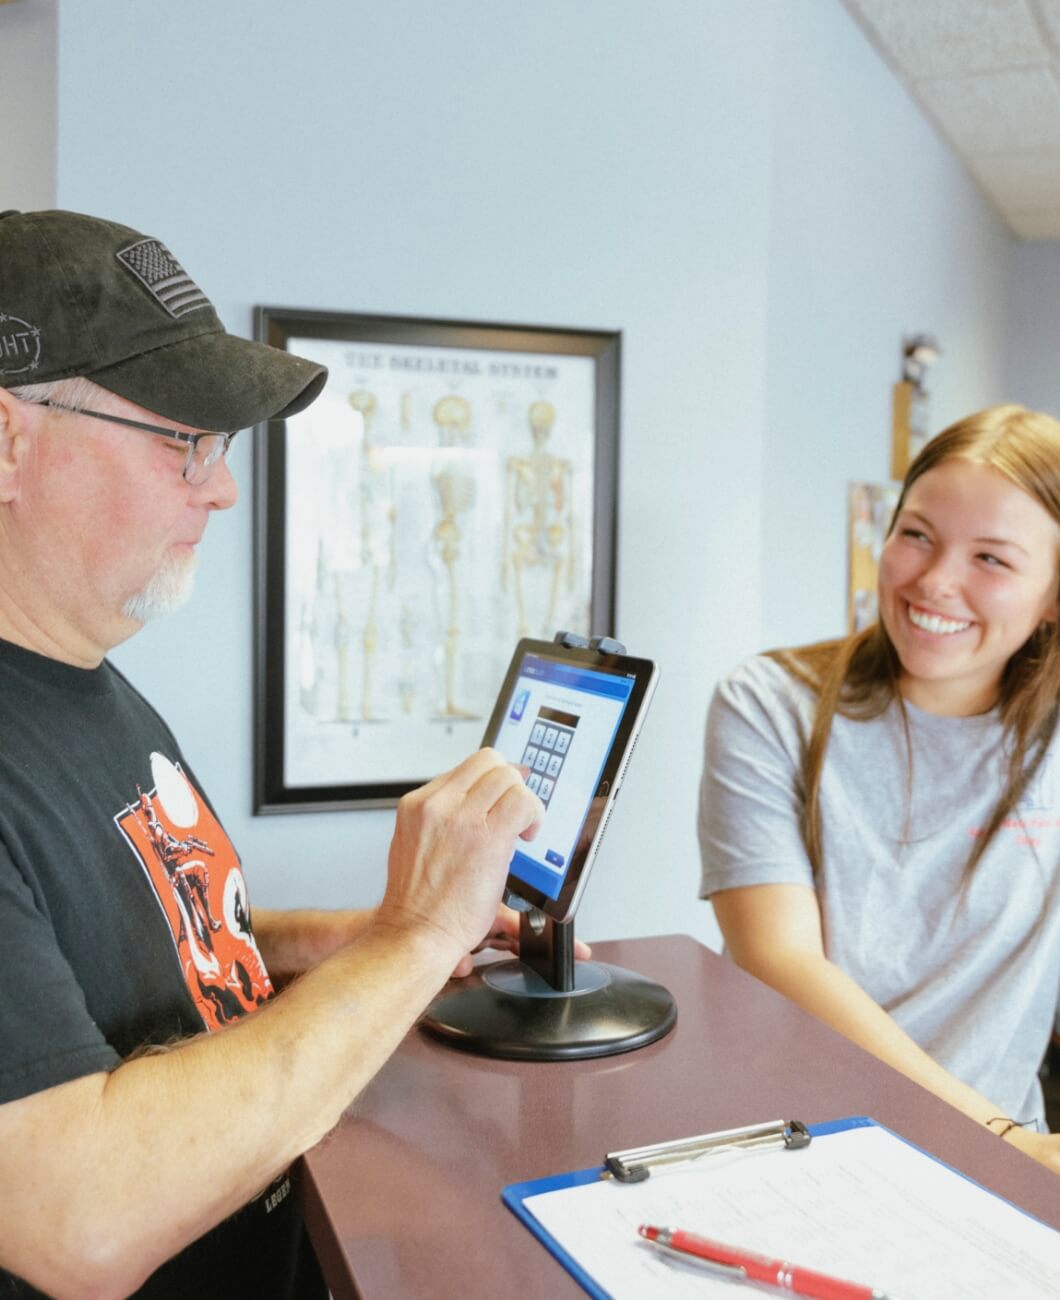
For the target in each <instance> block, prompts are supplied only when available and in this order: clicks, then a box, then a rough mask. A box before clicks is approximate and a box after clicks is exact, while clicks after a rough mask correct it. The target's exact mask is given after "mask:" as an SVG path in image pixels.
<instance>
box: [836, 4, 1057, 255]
mask: <svg viewBox="0 0 1060 1300" xmlns="http://www.w3.org/2000/svg"><path fill="white" fill-rule="evenodd" d="M843 3H844V4H845V6H846V8H847V9H848V10H849V12H850V14H851V16H852V17H853V18H854V19H855V20H856V21H857V23H858V24H859V25H860V26H861V28H862V29H863V30H864V32H865V34H866V35H867V36H868V38H869V39H870V40H871V41H872V43H873V45H875V46H876V48H877V49H878V50H879V52H880V54H881V55H882V56H883V57H884V59H885V60H886V61H887V63H888V64H889V65H890V66H891V68H892V69H893V70H894V72H895V73H896V75H897V76H898V77H899V78H900V79H901V80H902V81H903V82H904V83H905V84H906V86H907V87H908V88H909V90H910V92H911V94H912V95H913V97H914V98H915V99H916V100H917V101H918V102H919V103H920V105H921V107H922V108H923V109H924V111H925V112H926V113H927V115H928V117H929V118H930V119H931V120H932V121H933V122H934V123H935V125H936V126H937V127H938V129H939V130H940V131H941V133H942V135H943V136H944V137H945V138H946V140H947V141H948V142H949V143H950V144H951V145H952V146H953V148H954V149H955V150H956V152H957V153H958V155H959V156H960V157H961V158H962V159H963V160H964V163H965V165H966V166H967V167H968V170H969V171H970V172H971V174H972V176H973V177H974V178H975V180H976V181H977V182H978V184H979V186H980V187H981V189H982V190H983V191H984V192H985V194H986V195H987V197H988V198H989V199H990V200H991V202H992V203H993V204H994V206H995V207H996V208H997V209H998V211H999V212H1000V213H1001V215H1002V216H1003V217H1004V219H1005V221H1006V222H1007V223H1008V225H1009V227H1010V228H1011V230H1012V231H1013V233H1014V234H1016V235H1018V236H1019V237H1020V238H1021V239H1060V0H843Z"/></svg>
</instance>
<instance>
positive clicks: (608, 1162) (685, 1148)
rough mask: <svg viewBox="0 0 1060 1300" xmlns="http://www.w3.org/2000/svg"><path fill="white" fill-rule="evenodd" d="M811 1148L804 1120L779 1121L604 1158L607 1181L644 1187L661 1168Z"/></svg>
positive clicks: (635, 1148) (726, 1130) (732, 1129)
mask: <svg viewBox="0 0 1060 1300" xmlns="http://www.w3.org/2000/svg"><path fill="white" fill-rule="evenodd" d="M809 1144H810V1132H809V1130H808V1129H807V1127H806V1125H805V1124H803V1123H802V1122H801V1120H797V1119H792V1120H783V1119H776V1120H771V1121H770V1122H769V1123H767V1124H748V1125H746V1126H745V1127H743V1128H730V1129H723V1130H722V1131H721V1132H718V1133H702V1134H700V1136H699V1137H691V1138H681V1139H679V1140H677V1141H675V1142H659V1143H656V1144H655V1145H654V1146H647V1147H631V1148H630V1149H629V1150H628V1151H611V1152H609V1153H608V1154H607V1155H606V1156H605V1157H604V1167H605V1172H604V1174H603V1177H605V1178H617V1179H618V1181H619V1182H620V1183H642V1182H643V1181H644V1180H645V1178H647V1177H648V1176H649V1175H650V1174H651V1171H652V1169H653V1168H656V1167H657V1166H660V1165H673V1164H685V1163H687V1162H689V1161H692V1160H699V1159H701V1158H702V1157H703V1156H710V1155H719V1154H720V1153H721V1152H723V1151H754V1150H760V1149H762V1148H768V1147H785V1148H787V1149H788V1150H791V1151H797V1150H799V1149H800V1148H802V1147H805V1146H809Z"/></svg>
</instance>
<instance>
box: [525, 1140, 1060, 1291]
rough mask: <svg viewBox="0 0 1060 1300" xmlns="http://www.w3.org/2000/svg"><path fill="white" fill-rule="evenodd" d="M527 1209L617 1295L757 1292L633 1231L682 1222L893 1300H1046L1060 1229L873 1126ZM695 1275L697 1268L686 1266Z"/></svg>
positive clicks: (1058, 1280)
mask: <svg viewBox="0 0 1060 1300" xmlns="http://www.w3.org/2000/svg"><path fill="white" fill-rule="evenodd" d="M524 1205H525V1208H526V1209H527V1210H529V1211H530V1212H531V1213H532V1214H533V1216H534V1217H535V1218H536V1219H537V1220H538V1221H539V1222H540V1223H541V1225H542V1227H544V1228H545V1229H546V1230H547V1231H548V1232H549V1233H551V1235H552V1236H553V1237H554V1238H555V1239H556V1241H557V1242H558V1243H559V1245H560V1246H561V1247H562V1248H563V1249H564V1250H565V1251H566V1252H567V1253H568V1255H570V1256H571V1258H572V1259H574V1260H576V1261H577V1263H578V1264H580V1265H581V1266H582V1268H583V1269H584V1270H585V1271H586V1272H587V1273H588V1274H590V1276H591V1277H592V1278H593V1279H594V1280H595V1281H596V1282H597V1283H598V1284H599V1286H600V1287H601V1288H602V1289H603V1290H604V1291H606V1292H608V1293H609V1294H610V1295H611V1296H612V1297H614V1300H642V1298H643V1300H658V1297H659V1296H666V1297H668V1298H669V1297H674V1300H684V1297H687V1298H688V1300H741V1298H742V1300H748V1297H749V1296H752V1295H761V1294H764V1292H762V1291H759V1290H756V1289H755V1288H754V1287H750V1286H748V1284H747V1283H741V1282H735V1281H733V1282H730V1281H728V1280H726V1279H720V1278H714V1277H711V1276H710V1275H709V1274H707V1273H705V1272H703V1271H701V1270H696V1271H695V1272H692V1271H691V1269H690V1268H685V1267H681V1266H677V1267H675V1266H674V1265H672V1264H670V1263H669V1262H667V1261H666V1259H664V1258H661V1257H660V1256H659V1254H658V1252H657V1251H656V1250H655V1248H654V1247H652V1246H651V1245H650V1244H649V1243H648V1242H646V1241H644V1240H643V1239H641V1238H640V1237H638V1235H637V1228H638V1225H640V1224H642V1223H650V1224H655V1225H656V1226H659V1227H668V1228H683V1229H685V1230H686V1231H689V1232H698V1233H700V1234H701V1235H702V1236H704V1237H709V1238H714V1239H716V1240H718V1241H722V1242H725V1243H726V1244H728V1245H731V1246H738V1247H742V1248H744V1249H746V1250H749V1251H755V1252H757V1253H759V1254H762V1255H768V1256H771V1257H777V1258H782V1259H787V1260H789V1261H790V1262H792V1263H794V1264H801V1265H803V1266H805V1267H807V1268H811V1269H818V1270H820V1271H821V1272H826V1273H830V1274H832V1275H833V1276H834V1277H841V1278H845V1279H847V1280H848V1281H852V1282H860V1283H862V1284H864V1285H866V1286H872V1287H875V1288H876V1289H878V1290H880V1291H883V1292H885V1293H886V1294H887V1296H888V1297H891V1298H893V1300H1001V1298H1002V1297H1003V1298H1004V1300H1057V1297H1060V1233H1058V1232H1056V1231H1055V1230H1054V1229H1053V1228H1050V1227H1048V1226H1047V1225H1045V1224H1043V1223H1040V1222H1039V1221H1038V1220H1036V1219H1032V1218H1030V1217H1029V1216H1028V1215H1026V1214H1024V1213H1023V1212H1022V1211H1020V1210H1018V1209H1016V1208H1015V1207H1014V1206H1012V1205H1010V1204H1009V1203H1008V1202H1007V1201H1004V1200H1001V1199H1000V1198H998V1197H996V1196H994V1195H993V1194H992V1193H990V1192H988V1191H986V1190H985V1189H984V1188H982V1187H980V1186H979V1185H978V1184H976V1183H973V1182H970V1181H969V1180H968V1179H966V1178H964V1177H962V1176H961V1175H960V1174H957V1173H955V1172H954V1171H953V1170H951V1169H949V1168H947V1167H946V1166H945V1165H942V1164H940V1163H939V1162H938V1161H936V1160H933V1159H932V1158H931V1157H930V1156H928V1155H926V1154H925V1153H924V1152H922V1151H920V1150H918V1149H917V1148H916V1147H912V1146H910V1145H909V1144H908V1143H906V1142H903V1141H902V1140H901V1139H900V1138H898V1137H896V1136H895V1135H894V1134H893V1133H890V1132H888V1131H887V1130H886V1129H883V1128H880V1127H878V1126H876V1125H868V1126H866V1127H856V1128H849V1129H843V1130H841V1131H839V1132H835V1133H827V1134H822V1135H819V1136H816V1137H814V1139H813V1141H812V1142H811V1144H810V1145H809V1146H808V1147H807V1148H805V1150H802V1151H784V1150H776V1151H761V1152H754V1153H744V1154H733V1155H721V1156H712V1157H709V1158H708V1159H706V1160H703V1161H701V1162H700V1163H699V1164H697V1165H694V1166H682V1167H680V1168H677V1169H672V1170H669V1171H662V1170H655V1171H653V1172H652V1174H651V1177H650V1178H649V1179H648V1180H647V1181H646V1182H643V1183H636V1184H623V1183H618V1182H615V1181H614V1180H606V1181H605V1180H600V1181H598V1182H593V1183H588V1184H585V1185H582V1186H579V1187H565V1188H559V1189H557V1190H555V1191H550V1192H544V1193H542V1194H540V1195H532V1196H527V1197H526V1199H525V1202H524ZM692 1267H694V1266H692Z"/></svg>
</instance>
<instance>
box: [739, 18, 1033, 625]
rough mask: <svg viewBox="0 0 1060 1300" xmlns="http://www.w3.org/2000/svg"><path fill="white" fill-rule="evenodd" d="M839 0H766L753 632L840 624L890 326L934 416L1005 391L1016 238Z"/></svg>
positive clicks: (876, 437)
mask: <svg viewBox="0 0 1060 1300" xmlns="http://www.w3.org/2000/svg"><path fill="white" fill-rule="evenodd" d="M838 10H839V6H838V5H830V4H820V3H807V2H806V0H803V2H801V3H795V4H791V5H784V6H781V7H780V9H779V10H778V15H777V19H778V47H779V48H780V49H782V50H783V53H782V54H781V55H778V58H777V61H776V72H775V79H774V85H773V90H774V100H773V111H774V115H775V122H776V127H775V149H774V154H773V160H774V172H773V184H772V193H773V204H772V220H771V232H770V243H769V308H768V316H769V337H768V360H767V372H768V384H767V392H768V399H767V401H768V405H767V418H766V429H767V432H766V438H765V444H764V460H765V472H764V475H763V481H762V518H763V534H762V536H763V546H762V549H763V554H764V556H765V571H764V573H763V581H762V599H763V606H762V636H763V641H764V643H765V644H767V645H783V644H792V643H799V642H807V641H815V640H820V639H823V638H825V637H828V636H838V635H841V634H842V633H843V632H844V631H845V627H846V622H845V620H846V598H845V591H846V571H847V570H846V550H845V536H846V527H847V516H846V486H847V483H848V481H849V480H858V479H862V480H867V481H869V482H874V483H886V482H887V481H889V479H890V472H891V470H890V450H891V387H892V385H893V384H894V383H895V381H896V380H898V379H899V378H900V377H901V376H900V362H901V345H902V339H903V336H905V335H908V334H913V333H918V332H921V331H925V332H928V333H933V334H935V335H936V337H937V338H938V339H939V340H940V342H941V344H942V348H943V356H942V358H941V359H940V360H939V362H938V363H937V364H936V365H935V366H934V367H933V368H932V369H931V371H930V372H929V376H928V387H929V391H930V393H931V417H932V428H933V430H934V431H938V430H940V429H942V428H944V427H945V426H946V425H947V424H948V423H950V422H951V421H952V420H955V419H957V418H958V417H959V416H961V415H965V414H967V413H968V412H970V411H973V410H977V409H978V408H979V407H982V406H988V405H991V404H992V403H994V402H998V401H1000V400H1003V398H1004V395H1005V393H1004V387H1003V381H1002V369H1003V361H1004V349H1005V327H1006V313H1005V304H1006V294H1007V283H1008V276H1009V270H1010V266H1011V256H1012V251H1013V248H1014V247H1015V245H1014V241H1013V240H1012V239H1011V237H1010V236H1009V235H1008V234H1007V232H1006V231H1005V229H1004V228H1003V226H1002V224H1001V222H1000V220H999V218H998V217H997V216H996V215H995V214H994V212H993V210H992V209H991V208H990V207H989V206H988V205H987V203H986V202H985V201H984V199H983V198H982V196H981V194H980V193H979V191H978V190H976V189H975V188H974V186H973V184H972V182H971V180H970V179H969V178H968V175H967V173H966V172H965V171H964V170H963V169H962V168H961V166H960V165H959V164H958V162H957V161H956V159H955V158H954V156H953V155H952V154H951V153H950V152H949V150H948V149H947V147H946V146H945V145H944V144H943V143H942V140H941V139H940V137H939V136H938V135H937V134H936V133H935V132H934V130H933V129H932V128H931V127H930V126H929V125H928V124H927V122H926V121H925V119H924V118H923V116H922V115H921V113H920V111H919V109H918V108H917V107H916V106H915V105H914V103H913V102H912V100H911V99H910V98H909V96H908V95H907V93H906V92H905V91H904V90H903V88H902V87H901V86H900V84H899V83H898V82H897V81H896V80H895V79H894V78H893V76H892V75H891V74H890V72H889V71H888V70H887V68H886V67H885V66H884V64H883V63H882V62H881V61H880V60H879V59H878V58H876V57H875V55H874V54H873V52H872V51H871V49H870V48H869V46H868V45H867V43H866V41H865V39H864V37H863V36H862V35H861V33H860V31H859V30H858V29H857V28H856V27H855V26H854V25H853V24H852V23H850V22H849V21H847V22H844V21H843V19H842V15H841V14H840V13H839V12H838Z"/></svg>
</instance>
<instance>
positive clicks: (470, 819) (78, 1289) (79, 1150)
mask: <svg viewBox="0 0 1060 1300" xmlns="http://www.w3.org/2000/svg"><path fill="white" fill-rule="evenodd" d="M540 815H541V805H540V803H539V801H538V800H537V798H536V796H534V795H533V794H531V792H530V791H529V790H528V789H527V788H526V786H525V785H524V784H523V781H522V778H521V776H520V774H519V772H518V770H517V769H515V768H513V767H511V766H510V765H509V764H507V763H505V762H503V760H501V758H500V756H499V755H497V754H496V753H495V752H493V751H491V750H481V751H479V753H477V754H475V755H473V756H472V757H471V758H470V759H468V760H467V761H466V762H465V763H463V764H461V765H460V767H458V768H456V769H455V770H454V771H453V772H450V773H448V774H446V775H445V776H443V777H440V778H438V779H437V780H435V781H432V782H431V783H430V784H429V785H427V786H425V787H424V788H423V789H422V790H418V791H415V792H413V793H412V794H411V795H407V796H406V797H405V798H404V799H403V800H402V802H401V805H400V806H399V810H398V818H397V829H396V831H395V835H394V840H393V842H392V844H391V850H390V859H389V865H388V883H387V889H386V894H385V896H384V898H383V901H382V903H381V904H380V906H379V908H378V909H377V911H376V912H375V914H374V915H373V917H372V919H371V920H370V922H369V924H368V925H367V926H366V927H365V928H364V929H363V931H362V932H361V933H360V934H359V935H358V936H357V937H356V938H354V939H353V941H352V942H351V943H349V944H347V945H346V946H344V947H341V948H340V949H339V950H338V951H337V952H335V953H334V955H332V956H331V957H328V958H326V959H325V960H324V961H323V962H322V963H321V964H320V965H318V966H317V967H316V969H315V970H312V971H310V972H309V973H308V974H306V975H305V976H304V977H303V978H302V979H300V980H298V981H296V982H295V983H294V984H292V985H291V987H290V988H289V989H287V990H285V992H284V993H282V994H281V995H280V996H279V997H277V998H276V999H274V1000H273V1001H272V1002H271V1003H270V1004H268V1005H267V1006H266V1007H264V1008H262V1009H261V1010H260V1011H259V1012H257V1013H255V1014H254V1015H252V1016H249V1017H247V1018H246V1019H245V1020H243V1021H240V1022H239V1023H238V1024H236V1025H234V1026H232V1027H231V1028H229V1029H226V1030H224V1031H222V1032H220V1033H217V1034H212V1035H207V1034H204V1035H201V1036H199V1037H197V1038H195V1039H192V1040H190V1041H187V1042H185V1043H183V1044H181V1045H179V1046H177V1047H176V1048H174V1049H172V1050H170V1051H164V1052H159V1053H148V1054H146V1055H144V1056H141V1057H139V1058H137V1059H134V1060H131V1061H128V1062H126V1063H124V1064H123V1065H121V1066H119V1067H118V1069H116V1070H115V1071H114V1072H113V1073H111V1074H109V1075H106V1074H95V1075H90V1076H88V1077H86V1078H82V1079H78V1080H76V1081H74V1082H72V1083H66V1084H63V1085H61V1086H59V1087H56V1088H51V1089H48V1090H47V1091H45V1092H42V1093H38V1094H36V1095H34V1096H30V1097H26V1098H23V1099H21V1100H19V1101H14V1102H9V1103H7V1104H6V1105H4V1106H0V1152H2V1153H3V1154H2V1156H0V1168H2V1172H3V1178H2V1180H0V1189H2V1190H0V1264H2V1265H3V1267H5V1268H7V1269H9V1270H11V1271H12V1272H14V1273H16V1274H18V1275H19V1276H21V1277H25V1278H26V1279H27V1280H29V1281H30V1282H32V1283H33V1284H34V1285H35V1286H37V1287H39V1288H40V1289H41V1290H44V1291H46V1292H48V1293H49V1294H51V1295H55V1296H59V1297H68V1296H69V1297H81V1296H86V1297H87V1296H91V1297H93V1298H94V1300H106V1298H107V1297H111V1296H114V1297H118V1296H124V1295H127V1294H128V1293H129V1292H130V1291H132V1290H134V1289H135V1288H136V1287H138V1286H139V1285H140V1284H141V1283H142V1282H143V1281H144V1279H145V1278H146V1277H148V1276H149V1275H150V1274H151V1273H152V1272H153V1271H154V1270H155V1269H156V1268H157V1267H158V1266H159V1265H160V1264H161V1263H162V1262H163V1261H164V1260H166V1259H168V1258H169V1257H170V1256H171V1255H173V1254H175V1253H176V1252H177V1251H178V1250H180V1249H181V1248H182V1247H184V1246H185V1245H187V1244H188V1243H189V1242H191V1241H193V1240H194V1239H195V1238H197V1237H199V1236H201V1235H202V1234H203V1233H204V1232H206V1231H207V1230H208V1229H209V1228H211V1227H213V1226H214V1225H215V1224H217V1223H219V1222H220V1221H221V1220H222V1219H223V1218H225V1217H226V1216H227V1215H228V1214H230V1213H232V1212H233V1211H234V1210H236V1209H237V1208H239V1207H240V1206H241V1205H243V1204H244V1203H245V1202H246V1201H248V1200H249V1199H251V1198H252V1197H253V1196H254V1195H255V1194H256V1193H258V1192H259V1191H260V1190H261V1189H262V1188H263V1187H265V1186H266V1185H267V1184H268V1183H269V1182H270V1181H271V1180H272V1178H274V1177H275V1176H276V1174H278V1173H279V1172H281V1171H282V1170H283V1169H284V1168H285V1167H286V1166H287V1165H288V1164H289V1163H290V1162H291V1160H293V1159H294V1158H295V1157H296V1156H298V1155H300V1154H301V1153H302V1152H303V1151H305V1150H307V1149H308V1148H309V1147H311V1146H312V1145H313V1144H314V1143H315V1142H317V1141H319V1140H320V1138H321V1137H323V1136H324V1134H326V1133H327V1132H328V1131H329V1130H330V1129H331V1128H332V1127H333V1125H334V1124H335V1123H336V1122H337V1120H338V1119H339V1117H340V1115H341V1114H342V1111H343V1110H344V1109H345V1107H346V1106H347V1105H349V1103H350V1101H351V1100H352V1099H353V1098H354V1097H355V1096H356V1094H357V1093H358V1092H359V1091H360V1089H361V1088H362V1087H363V1086H364V1085H365V1084H366V1083H367V1082H368V1080H369V1079H371V1077H372V1076H373V1075H374V1074H375V1073H376V1071H377V1070H378V1069H379V1068H380V1066H381V1065H382V1064H383V1062H384V1061H385V1060H386V1059H387V1057H388V1056H389V1055H390V1054H391V1052H393V1050H394V1049H395V1048H396V1047H397V1045H398V1044H399V1043H400V1041H401V1039H402V1037H403V1036H404V1035H405V1033H406V1032H407V1031H408V1029H409V1028H410V1026H411V1025H412V1024H413V1023H414V1022H415V1020H416V1018H417V1016H418V1015H419V1013H420V1012H421V1011H422V1009H423V1008H424V1006H425V1005H426V1004H427V1002H428V1001H429V1000H430V998H431V997H432V996H433V995H434V994H435V993H436V992H437V990H438V989H439V988H440V987H441V985H442V984H443V983H444V981H445V979H446V977H447V976H448V974H449V972H450V971H451V970H452V969H453V967H454V966H455V965H456V964H457V962H458V961H459V959H460V958H461V957H462V956H463V955H464V954H465V953H466V952H467V951H468V949H469V948H470V947H472V946H473V945H474V944H475V942H477V940H478V939H479V938H481V936H482V935H483V934H485V933H486V932H487V931H488V930H489V928H490V924H491V921H492V919H493V917H494V915H495V913H496V909H497V903H498V899H499V896H500V892H501V889H502V886H503V882H504V878H505V873H506V870H507V864H508V862H509V861H510V859H511V856H512V853H513V851H514V847H515V841H516V838H517V837H519V836H523V837H524V838H530V837H531V836H532V835H533V834H534V833H535V830H536V826H537V823H538V820H539V818H540ZM267 928H268V926H267V924H266V929H267ZM198 1112H202V1113H206V1114H212V1115H224V1114H229V1115H230V1116H231V1117H232V1122H231V1123H230V1124H223V1123H222V1124H219V1125H216V1126H214V1127H212V1128H211V1130H210V1132H209V1134H208V1135H207V1134H206V1133H205V1132H204V1131H202V1130H201V1128H200V1126H199V1125H197V1124H195V1123H194V1122H193V1118H194V1115H195V1114H196V1113H198Z"/></svg>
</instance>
